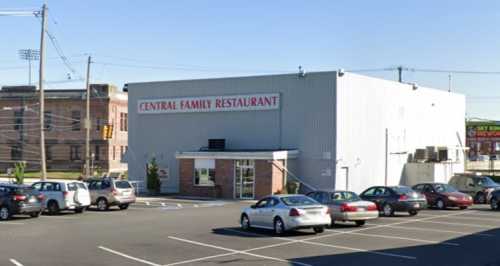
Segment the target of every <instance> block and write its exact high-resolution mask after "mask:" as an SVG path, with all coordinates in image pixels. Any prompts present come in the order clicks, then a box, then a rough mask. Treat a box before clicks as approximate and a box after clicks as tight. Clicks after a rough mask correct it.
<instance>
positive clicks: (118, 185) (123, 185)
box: [115, 181, 132, 188]
mask: <svg viewBox="0 0 500 266" xmlns="http://www.w3.org/2000/svg"><path fill="white" fill-rule="evenodd" d="M115 186H116V188H132V186H131V185H130V183H129V182H127V181H116V182H115Z"/></svg>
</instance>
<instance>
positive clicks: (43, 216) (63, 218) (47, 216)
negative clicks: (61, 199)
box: [40, 215, 78, 220]
mask: <svg viewBox="0 0 500 266" xmlns="http://www.w3.org/2000/svg"><path fill="white" fill-rule="evenodd" d="M40 217H41V218H43V219H61V220H77V219H78V218H75V217H66V216H55V215H41V216H40Z"/></svg>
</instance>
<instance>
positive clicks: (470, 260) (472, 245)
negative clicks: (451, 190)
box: [287, 220, 500, 266]
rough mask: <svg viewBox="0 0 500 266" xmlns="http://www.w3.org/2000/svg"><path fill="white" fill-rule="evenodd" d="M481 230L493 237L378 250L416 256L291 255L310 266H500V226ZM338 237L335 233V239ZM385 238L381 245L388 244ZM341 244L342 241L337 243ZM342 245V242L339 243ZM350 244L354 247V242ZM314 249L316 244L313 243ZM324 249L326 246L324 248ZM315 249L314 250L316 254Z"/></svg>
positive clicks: (338, 250)
mask: <svg viewBox="0 0 500 266" xmlns="http://www.w3.org/2000/svg"><path fill="white" fill-rule="evenodd" d="M499 221H500V220H499ZM481 233H485V234H491V235H493V236H492V237H480V236H475V235H467V236H463V237H457V238H452V239H448V240H446V242H453V243H458V244H460V246H456V247H455V246H445V245H440V244H431V245H418V246H408V247H401V248H389V249H376V250H371V251H374V252H383V253H390V254H396V255H401V256H409V257H414V258H399V257H391V256H385V255H379V254H373V253H368V252H356V251H355V252H352V251H348V250H340V249H335V248H333V247H332V251H335V252H346V253H340V254H331V255H318V256H306V257H290V258H287V259H289V260H292V261H296V262H301V263H306V264H310V265H325V266H326V265H335V266H337V265H384V266H391V265H405V266H406V265H439V266H447V265H450V266H475V265H478V266H500V229H498V228H497V229H492V230H487V231H484V232H481ZM334 238H335V236H332V239H334ZM384 242H385V241H381V242H380V245H384ZM335 244H338V243H335ZM339 245H342V244H339ZM344 245H346V246H353V247H356V246H355V245H353V244H352V243H350V244H349V245H347V244H344ZM311 248H313V246H311ZM322 250H324V249H322ZM313 252H314V251H311V253H313Z"/></svg>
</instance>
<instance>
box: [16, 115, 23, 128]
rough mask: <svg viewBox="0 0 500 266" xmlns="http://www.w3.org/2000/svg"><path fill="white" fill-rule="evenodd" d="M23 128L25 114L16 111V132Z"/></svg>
mask: <svg viewBox="0 0 500 266" xmlns="http://www.w3.org/2000/svg"><path fill="white" fill-rule="evenodd" d="M22 126H23V112H22V111H14V130H20V129H21V128H22Z"/></svg>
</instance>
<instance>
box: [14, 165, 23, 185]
mask: <svg viewBox="0 0 500 266" xmlns="http://www.w3.org/2000/svg"><path fill="white" fill-rule="evenodd" d="M25 168H26V162H17V163H16V164H15V169H14V178H15V179H16V184H18V185H22V184H24V169H25Z"/></svg>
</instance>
